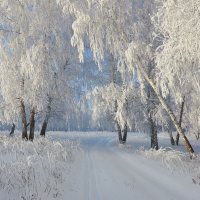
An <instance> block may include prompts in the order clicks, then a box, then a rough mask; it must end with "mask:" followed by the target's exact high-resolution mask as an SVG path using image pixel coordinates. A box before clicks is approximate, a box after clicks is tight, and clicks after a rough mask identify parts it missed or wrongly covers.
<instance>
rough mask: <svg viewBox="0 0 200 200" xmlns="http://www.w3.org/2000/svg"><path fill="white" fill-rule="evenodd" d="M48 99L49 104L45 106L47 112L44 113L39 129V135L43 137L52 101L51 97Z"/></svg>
mask: <svg viewBox="0 0 200 200" xmlns="http://www.w3.org/2000/svg"><path fill="white" fill-rule="evenodd" d="M48 101H49V104H48V106H47V113H46V116H45V119H44V122H43V124H42V128H41V131H40V135H41V136H43V137H45V135H46V129H47V125H48V122H49V118H50V114H51V102H52V98H51V97H48Z"/></svg>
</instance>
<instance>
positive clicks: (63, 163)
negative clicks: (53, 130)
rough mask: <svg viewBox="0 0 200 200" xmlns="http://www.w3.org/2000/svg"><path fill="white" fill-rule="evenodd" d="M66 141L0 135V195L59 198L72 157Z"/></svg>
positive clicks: (6, 196)
mask: <svg viewBox="0 0 200 200" xmlns="http://www.w3.org/2000/svg"><path fill="white" fill-rule="evenodd" d="M73 146H74V144H73V143H72V142H70V141H59V142H58V141H54V140H49V139H45V138H42V139H41V138H37V139H35V141H34V142H26V141H22V140H21V138H19V137H11V138H9V137H6V136H2V135H1V136H0V196H1V198H2V199H12V200H15V199H16V200H19V199H23V200H38V199H40V200H42V199H54V198H56V199H59V196H60V195H62V191H61V185H62V184H63V183H64V181H65V178H66V175H67V173H68V172H69V170H70V166H71V164H72V161H73V156H72V149H73Z"/></svg>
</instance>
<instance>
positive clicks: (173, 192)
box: [0, 132, 200, 200]
mask: <svg viewBox="0 0 200 200" xmlns="http://www.w3.org/2000/svg"><path fill="white" fill-rule="evenodd" d="M47 135H49V136H48V138H49V139H46V145H47V147H46V149H48V151H49V152H50V154H52V159H50V161H48V159H46V156H47V154H45V153H44V152H45V151H44V150H43V151H42V150H41V151H37V150H35V151H36V152H38V153H39V154H38V156H40V157H42V158H43V165H45V166H46V167H47V166H48V162H50V163H52V162H53V163H54V165H52V171H53V172H54V173H55V172H56V169H58V172H59V173H60V176H61V177H62V180H60V179H59V178H57V176H56V175H55V174H54V173H50V172H51V170H49V171H48V170H47V172H49V173H48V177H49V179H47V177H46V179H47V180H46V179H45V178H44V180H46V181H48V180H51V181H50V182H49V185H48V184H47V186H49V187H51V188H52V191H51V192H50V194H48V192H46V191H45V190H44V189H45V188H43V187H38V189H39V191H38V192H37V196H34V197H32V196H31V195H27V196H26V198H25V197H24V198H22V197H20V198H16V196H14V195H16V194H24V193H23V192H22V191H23V188H20V187H19V188H18V190H16V189H15V190H13V189H12V188H10V189H9V190H8V188H7V187H6V186H5V185H4V187H2V180H4V179H2V174H3V173H4V171H2V165H3V164H4V163H5V162H7V164H10V165H11V166H12V163H11V162H10V163H9V161H8V160H9V159H10V158H12V159H13V158H14V157H12V154H15V155H18V154H19V153H17V152H15V151H13V152H12V153H10V154H9V155H10V157H9V156H8V154H7V153H6V152H8V151H7V150H6V149H10V147H9V146H8V145H7V146H6V145H3V147H2V144H1V147H0V150H1V151H0V161H1V166H0V175H1V177H0V199H2V200H6V199H27V200H35V199H41V200H45V199H48V200H51V199H61V200H68V199H69V200H129V199H130V200H133V199H137V200H151V199H156V200H157V199H158V200H165V199H166V200H179V199H180V200H197V199H198V200H199V198H200V156H199V153H197V154H196V157H195V158H194V159H192V160H191V159H190V155H188V154H186V153H184V150H183V147H182V145H180V147H178V148H177V147H176V148H175V150H172V147H171V145H170V141H169V138H168V135H167V134H166V135H165V134H161V135H159V142H160V147H161V148H160V149H159V150H158V151H155V150H149V142H150V138H149V137H148V136H146V135H142V134H136V133H129V135H128V142H127V144H126V145H118V142H117V134H116V133H108V132H93V133H92V132H91V133H79V132H70V133H66V132H65V133H64V132H49V133H47ZM2 138H3V139H2ZM1 140H5V141H7V140H6V139H5V136H4V137H1ZM1 143H3V142H1ZM4 143H5V142H4ZM18 143H19V142H18ZM39 143H43V142H42V141H41V139H36V141H34V142H33V144H31V143H30V145H31V146H29V147H30V148H29V149H32V148H31V147H33V146H35V147H38V146H41V145H40V144H39ZM55 144H56V145H55ZM192 144H193V146H194V148H195V150H196V152H198V151H199V146H200V145H199V142H198V141H195V140H193V141H192ZM61 146H62V148H61ZM23 148H24V147H23ZM57 148H58V149H57ZM40 149H41V148H40ZM50 149H51V150H50ZM59 149H60V150H59ZM61 149H62V150H61ZM29 151H30V152H32V151H31V150H29ZM18 152H19V151H18ZM30 152H29V153H30ZM41 152H43V154H44V155H40V153H41ZM60 152H62V154H63V152H68V153H67V154H66V155H68V156H67V159H63V157H62V156H61V157H59V156H58V155H59V153H60ZM69 152H70V153H69ZM29 153H27V152H26V153H25V156H24V157H26V158H29V157H30V156H28V154H29ZM54 153H55V155H56V156H53V155H54ZM5 154H7V156H6V155H5ZM31 154H32V153H31ZM33 154H34V153H33ZM34 155H35V154H34ZM22 157H23V156H22ZM6 159H7V161H6ZM25 160H27V159H25ZM36 160H37V161H36V162H35V163H36V164H34V166H32V165H30V164H29V165H27V167H28V166H32V167H33V168H34V169H35V170H36V171H37V170H44V169H43V168H40V167H38V166H39V165H40V164H41V163H40V161H41V160H40V161H38V159H36ZM13 162H14V163H16V160H15V159H14V161H13ZM27 162H28V161H27ZM37 165H38V166H37ZM7 168H9V166H8V167H7ZM45 169H46V168H45ZM47 169H48V167H47ZM5 171H6V172H7V170H5ZM8 171H9V170H8ZM16 172H17V171H16ZM40 173H41V174H42V172H40ZM36 174H37V173H36ZM52 174H53V175H52ZM7 177H9V174H7ZM37 178H38V180H37V179H36V180H34V184H36V186H38V185H42V186H43V185H44V183H46V182H44V183H43V182H42V181H43V180H42V179H41V178H40V177H37ZM12 179H14V181H13V184H17V181H18V180H17V179H15V177H14V176H13V177H12ZM15 181H16V182H15ZM55 181H56V184H55ZM4 182H5V180H4ZM11 182H12V181H11ZM25 185H26V184H25ZM30 185H31V184H30ZM33 188H34V187H30V188H28V185H26V190H27V191H28V189H30V190H32V191H35V190H34V189H33ZM54 188H55V189H54ZM8 192H10V195H9V198H5V197H8V194H7V193H8ZM25 194H26V193H25ZM6 195H7V196H6ZM12 195H13V196H12ZM12 197H13V198H12ZM14 197H15V198H14Z"/></svg>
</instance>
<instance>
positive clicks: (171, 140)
mask: <svg viewBox="0 0 200 200" xmlns="http://www.w3.org/2000/svg"><path fill="white" fill-rule="evenodd" d="M169 137H170V142H171V145H175V141H174V138H173V135H172V132H171V131H170V132H169Z"/></svg>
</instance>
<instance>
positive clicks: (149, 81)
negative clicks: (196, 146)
mask: <svg viewBox="0 0 200 200" xmlns="http://www.w3.org/2000/svg"><path fill="white" fill-rule="evenodd" d="M138 60H139V61H140V58H138ZM137 69H138V70H139V72H140V73H141V75H142V76H143V77H144V79H145V80H146V81H147V83H148V84H149V85H150V86H151V87H152V89H153V90H154V92H155V93H156V95H157V97H158V99H159V101H160V103H161V105H162V107H163V108H164V109H165V111H166V112H167V113H168V115H169V116H170V118H171V120H172V122H173V124H174V126H175V128H176V130H177V132H178V133H179V134H180V135H181V137H182V138H183V141H184V146H185V149H186V151H188V152H189V153H194V150H193V148H192V146H191V144H190V142H189V141H188V139H187V137H186V136H185V133H184V131H183V129H182V128H181V127H180V126H179V122H178V120H177V119H176V116H175V115H174V113H173V111H172V110H171V108H170V107H169V105H168V104H167V103H166V102H165V99H164V98H163V97H162V95H161V94H160V91H159V89H158V88H157V86H156V84H155V83H154V81H153V80H152V79H151V78H149V77H148V75H147V73H146V72H145V70H144V69H143V67H142V66H141V64H139V65H137Z"/></svg>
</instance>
